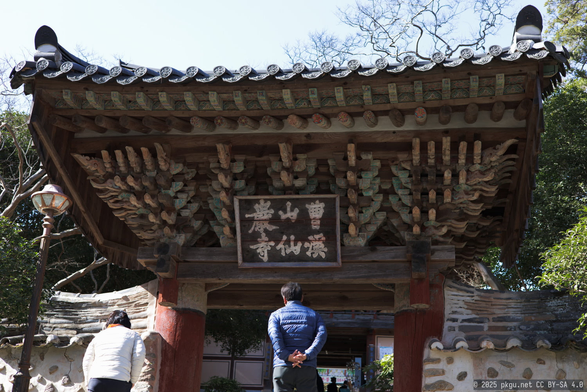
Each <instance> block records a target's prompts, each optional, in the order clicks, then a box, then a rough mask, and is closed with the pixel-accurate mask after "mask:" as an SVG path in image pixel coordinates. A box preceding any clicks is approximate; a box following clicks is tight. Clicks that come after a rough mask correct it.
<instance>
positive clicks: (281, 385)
mask: <svg viewBox="0 0 587 392" xmlns="http://www.w3.org/2000/svg"><path fill="white" fill-rule="evenodd" d="M316 377H317V375H316V368H313V367H310V366H302V367H291V366H279V367H275V368H273V390H274V391H275V392H292V391H293V390H294V387H295V388H296V389H297V390H298V392H317V390H318V387H317V384H316Z"/></svg>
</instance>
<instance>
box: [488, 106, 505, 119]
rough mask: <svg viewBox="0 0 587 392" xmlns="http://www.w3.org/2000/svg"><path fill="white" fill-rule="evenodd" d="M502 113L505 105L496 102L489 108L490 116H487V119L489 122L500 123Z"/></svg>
mask: <svg viewBox="0 0 587 392" xmlns="http://www.w3.org/2000/svg"><path fill="white" fill-rule="evenodd" d="M504 113H505V104H504V103H503V102H502V101H497V102H496V103H494V104H493V107H492V108H491V114H490V115H489V118H491V121H493V122H500V121H501V119H502V118H503V114H504Z"/></svg>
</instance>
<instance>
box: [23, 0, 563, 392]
mask: <svg viewBox="0 0 587 392" xmlns="http://www.w3.org/2000/svg"><path fill="white" fill-rule="evenodd" d="M516 28H517V31H516V33H515V35H514V39H513V43H512V45H511V46H508V47H501V46H497V45H494V46H491V47H490V48H489V51H488V52H487V53H482V54H475V53H474V52H473V51H472V50H471V49H463V50H462V51H461V53H460V56H459V57H457V58H445V56H444V55H443V54H441V53H435V54H433V55H432V57H431V58H430V59H429V60H426V61H422V60H421V59H417V58H416V57H413V56H406V57H405V58H403V59H402V62H401V63H392V62H389V61H388V60H387V59H383V58H382V59H379V60H377V61H376V63H375V65H374V66H366V65H363V64H361V63H360V62H359V61H356V60H352V61H349V62H348V65H347V66H346V67H343V68H337V67H334V66H333V65H332V64H331V63H324V64H322V65H321V67H320V68H319V69H308V68H306V66H305V65H303V64H294V65H293V67H292V69H282V68H280V67H279V66H277V65H270V66H269V67H267V69H266V70H255V69H253V68H251V67H250V66H243V67H241V68H239V69H236V70H235V69H228V68H225V67H224V66H218V67H216V68H215V69H214V70H213V71H211V72H207V71H203V70H201V69H199V68H198V67H195V66H193V67H189V68H188V69H187V70H185V71H180V70H177V69H174V68H172V67H168V66H166V67H163V68H160V69H155V68H148V67H139V66H134V65H130V64H126V63H121V64H120V66H116V67H113V68H112V69H110V70H108V69H104V68H102V67H100V66H98V65H93V64H87V63H85V62H84V61H82V60H81V59H79V58H77V57H75V56H73V55H72V54H71V53H69V52H68V51H67V50H66V49H65V48H63V47H61V46H60V45H59V43H58V40H57V36H56V34H55V33H54V32H53V30H52V29H51V28H49V27H47V26H43V27H41V28H40V29H39V30H38V32H37V35H36V37H35V44H36V48H37V52H36V54H35V57H34V61H24V62H21V63H19V64H18V66H17V67H16V68H15V70H14V73H13V76H12V84H13V87H17V86H19V85H22V84H24V86H25V92H27V93H28V94H32V95H33V109H32V113H31V117H30V130H31V133H32V135H33V138H34V140H35V144H36V146H37V148H38V151H39V154H40V155H41V157H42V160H43V163H44V166H45V168H46V170H47V172H48V174H49V176H50V177H51V179H52V181H53V182H55V183H57V184H59V185H60V186H61V187H62V188H63V190H64V192H65V193H67V194H69V195H70V196H71V198H72V200H73V208H72V210H71V214H72V215H73V218H74V219H75V220H76V222H77V224H78V225H79V226H80V227H81V229H82V230H83V232H84V234H85V235H86V237H87V238H88V239H89V240H90V241H91V243H92V244H93V245H94V246H95V247H96V249H98V251H99V252H100V253H101V254H102V255H103V256H105V257H107V258H108V259H110V260H112V261H113V262H115V263H116V264H118V265H120V266H122V267H125V268H148V269H150V270H152V271H153V272H154V273H156V274H157V276H158V277H159V297H158V304H159V306H158V310H157V317H156V329H157V331H158V332H159V333H160V334H161V336H162V337H163V339H164V342H165V344H164V345H163V348H162V350H163V351H162V362H161V363H162V367H161V375H160V383H159V390H160V391H161V392H170V391H178V390H182V391H198V390H199V386H200V369H201V367H200V365H201V357H202V349H203V341H204V325H205V313H206V311H207V309H208V308H220V309H231V308H232V309H274V308H275V307H276V302H277V303H279V300H280V298H279V287H280V285H282V284H283V283H285V282H287V281H297V282H299V283H301V284H302V285H303V287H304V291H305V292H306V295H305V302H306V303H307V305H308V306H311V307H312V308H314V309H316V310H339V309H340V310H350V309H357V310H359V309H362V310H388V311H393V312H395V337H396V347H395V355H396V357H399V358H401V360H398V361H397V362H396V373H395V374H396V379H395V380H396V381H395V388H396V389H395V390H396V391H400V392H412V391H421V390H422V385H423V376H422V369H423V355H424V350H425V344H426V342H427V341H429V339H430V338H433V337H439V336H440V335H441V334H442V330H443V320H444V297H443V295H442V293H443V289H442V287H443V282H444V278H445V276H451V271H454V269H455V268H456V269H458V268H460V267H462V266H465V265H469V264H475V263H477V261H476V260H477V259H478V258H479V257H481V256H482V255H483V253H484V251H485V250H486V249H487V248H488V247H489V246H491V245H492V244H495V245H497V246H500V247H501V248H502V262H503V263H504V264H505V265H506V266H511V265H512V264H513V263H514V262H515V259H516V254H517V250H518V247H519V245H520V242H521V240H522V236H523V233H524V228H525V223H526V219H527V218H528V208H529V205H530V203H531V197H532V189H533V181H534V174H535V172H536V170H537V167H536V162H537V155H538V153H539V152H540V132H541V131H542V127H543V120H542V97H543V95H545V94H548V93H549V92H551V91H552V89H553V86H554V85H556V84H557V83H558V82H560V80H561V77H562V76H564V74H565V69H566V68H565V67H567V66H568V60H567V59H568V53H567V52H566V50H565V49H564V48H562V47H559V46H556V45H554V44H552V43H550V42H543V41H542V38H541V28H542V22H541V17H540V14H539V13H538V11H537V10H536V9H535V8H534V7H531V6H529V7H526V8H524V10H522V12H521V13H520V15H519V16H518V22H517V26H516ZM269 211H271V212H269ZM294 211H298V212H297V213H295V214H294ZM280 213H281V215H280ZM294 215H295V216H294ZM294 221H295V222H294ZM286 223H287V224H288V226H286Z"/></svg>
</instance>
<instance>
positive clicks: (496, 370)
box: [422, 281, 587, 392]
mask: <svg viewBox="0 0 587 392" xmlns="http://www.w3.org/2000/svg"><path fill="white" fill-rule="evenodd" d="M444 295H445V320H444V321H445V323H444V331H443V335H442V336H441V337H439V339H430V341H429V342H428V344H427V346H426V349H425V352H424V370H423V384H422V385H424V387H423V390H424V391H462V392H469V391H473V390H474V381H475V380H484V381H489V382H495V383H497V384H494V385H497V388H494V390H499V391H509V390H514V388H508V384H503V383H504V382H506V381H507V380H519V381H521V382H524V381H534V382H536V381H538V380H552V381H556V380H559V381H564V380H583V382H584V385H583V388H585V389H587V385H585V384H586V383H587V341H585V340H584V339H583V336H582V334H579V333H575V332H574V331H573V330H574V328H576V326H577V319H578V318H579V316H580V315H581V314H582V313H583V312H585V311H587V309H585V308H584V307H581V305H580V303H579V302H578V301H576V299H574V298H572V297H570V296H569V295H567V294H565V293H561V292H555V291H535V292H525V293H524V292H499V291H494V290H477V289H474V288H472V287H468V286H465V285H462V284H460V283H456V282H452V281H446V283H445V288H444ZM520 389H522V388H520ZM550 389H552V390H555V389H556V388H548V385H546V386H545V388H543V389H542V388H540V389H525V390H529V391H539V390H540V391H543V390H550ZM567 390H571V391H572V390H573V389H572V388H568V389H567ZM577 390H579V388H578V389H577ZM581 390H584V389H581Z"/></svg>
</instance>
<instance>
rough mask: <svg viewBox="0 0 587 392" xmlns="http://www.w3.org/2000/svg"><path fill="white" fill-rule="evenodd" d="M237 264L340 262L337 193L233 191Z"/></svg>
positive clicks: (320, 264) (337, 264)
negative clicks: (244, 193)
mask: <svg viewBox="0 0 587 392" xmlns="http://www.w3.org/2000/svg"><path fill="white" fill-rule="evenodd" d="M235 216H236V233H237V245H238V263H239V267H243V268H251V267H340V223H339V222H340V219H339V199H338V195H284V196H272V195H269V196H237V197H235Z"/></svg>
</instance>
